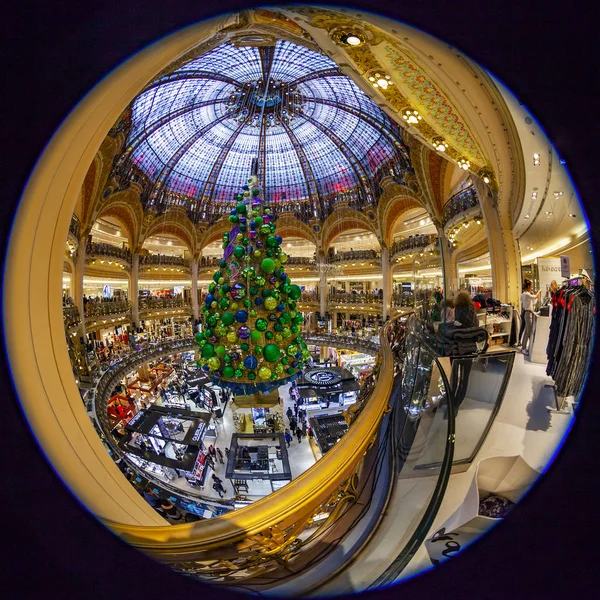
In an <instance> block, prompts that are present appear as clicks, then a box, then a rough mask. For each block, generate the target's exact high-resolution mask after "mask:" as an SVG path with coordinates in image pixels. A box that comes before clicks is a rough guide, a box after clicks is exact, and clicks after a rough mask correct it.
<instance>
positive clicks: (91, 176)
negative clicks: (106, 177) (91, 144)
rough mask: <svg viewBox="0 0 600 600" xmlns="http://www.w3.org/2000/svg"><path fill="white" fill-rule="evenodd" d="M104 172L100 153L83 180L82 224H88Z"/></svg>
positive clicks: (95, 157)
mask: <svg viewBox="0 0 600 600" xmlns="http://www.w3.org/2000/svg"><path fill="white" fill-rule="evenodd" d="M101 171H102V155H101V154H100V152H97V153H96V156H94V160H93V161H92V164H91V165H90V168H89V169H88V172H87V173H86V176H85V179H84V180H83V186H82V198H81V213H80V214H81V217H80V220H81V222H82V223H87V219H88V216H89V214H90V212H91V209H92V204H93V200H94V197H95V194H96V190H97V189H98V181H99V177H100V173H101Z"/></svg>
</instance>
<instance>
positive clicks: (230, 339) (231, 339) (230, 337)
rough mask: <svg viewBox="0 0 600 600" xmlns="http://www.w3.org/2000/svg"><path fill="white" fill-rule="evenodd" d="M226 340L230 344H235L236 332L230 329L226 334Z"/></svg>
mask: <svg viewBox="0 0 600 600" xmlns="http://www.w3.org/2000/svg"><path fill="white" fill-rule="evenodd" d="M227 341H228V342H229V343H230V344H235V342H237V333H236V332H235V331H230V332H229V333H228V334H227Z"/></svg>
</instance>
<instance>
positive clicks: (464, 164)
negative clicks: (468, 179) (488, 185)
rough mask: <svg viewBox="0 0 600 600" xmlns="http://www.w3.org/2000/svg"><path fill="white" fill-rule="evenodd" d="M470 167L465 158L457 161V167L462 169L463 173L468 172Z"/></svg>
mask: <svg viewBox="0 0 600 600" xmlns="http://www.w3.org/2000/svg"><path fill="white" fill-rule="evenodd" d="M470 166H471V163H470V162H469V161H468V160H467V159H466V158H460V159H459V160H458V167H459V168H460V169H464V170H465V171H468V170H469V167H470Z"/></svg>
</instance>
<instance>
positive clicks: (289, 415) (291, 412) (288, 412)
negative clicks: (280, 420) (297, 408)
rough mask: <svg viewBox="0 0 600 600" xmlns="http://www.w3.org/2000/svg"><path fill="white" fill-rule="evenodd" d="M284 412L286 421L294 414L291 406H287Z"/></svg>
mask: <svg viewBox="0 0 600 600" xmlns="http://www.w3.org/2000/svg"><path fill="white" fill-rule="evenodd" d="M285 414H286V415H287V418H288V421H291V420H292V417H293V416H294V411H293V410H292V407H291V406H288V409H287V412H286V413H285Z"/></svg>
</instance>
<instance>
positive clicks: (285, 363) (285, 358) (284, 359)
mask: <svg viewBox="0 0 600 600" xmlns="http://www.w3.org/2000/svg"><path fill="white" fill-rule="evenodd" d="M288 362H289V361H288V359H287V356H283V357H282V358H281V364H283V365H287V364H288Z"/></svg>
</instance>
